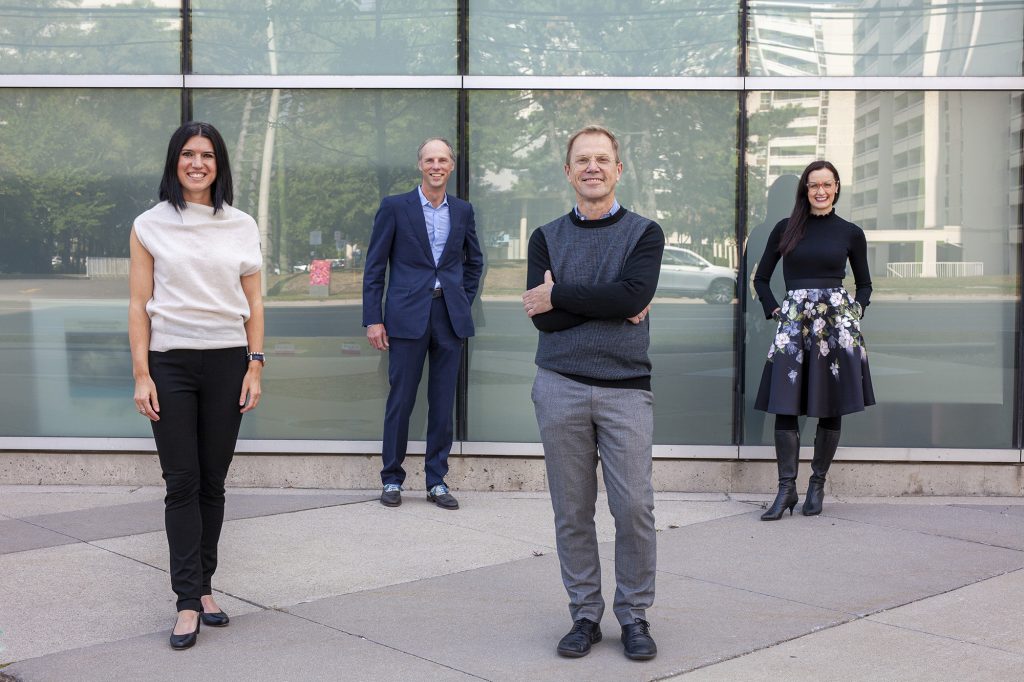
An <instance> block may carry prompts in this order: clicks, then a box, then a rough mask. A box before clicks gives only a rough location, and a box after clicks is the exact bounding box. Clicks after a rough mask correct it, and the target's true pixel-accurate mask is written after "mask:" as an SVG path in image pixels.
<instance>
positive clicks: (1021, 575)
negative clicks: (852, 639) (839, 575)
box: [870, 570, 1024, 677]
mask: <svg viewBox="0 0 1024 682" xmlns="http://www.w3.org/2000/svg"><path fill="white" fill-rule="evenodd" d="M870 620H873V621H877V622H879V623H886V624H888V625H894V626H898V627H902V628H906V629H909V630H917V631H919V632H928V633H930V634H933V635H939V636H941V637H948V638H950V639H955V640H958V641H961V642H968V643H971V644H977V645H979V646H986V647H990V648H994V649H1000V650H1002V651H1006V652H1009V653H1014V654H1018V655H1020V656H1024V570H1019V571H1014V572H1013V573H1007V574H1005V575H1001V576H997V577H995V578H990V579H988V580H984V581H982V582H978V583H975V584H973V585H968V586H967V587H963V588H960V589H959V590H953V591H952V592H947V593H945V594H940V595H937V596H934V597H930V598H928V599H922V600H921V601H919V602H915V603H913V604H909V605H907V606H903V607H900V608H898V609H893V610H891V611H883V612H882V613H876V614H875V615H873V616H871V617H870ZM1021 673H1022V674H1021V676H1020V677H1024V668H1021Z"/></svg>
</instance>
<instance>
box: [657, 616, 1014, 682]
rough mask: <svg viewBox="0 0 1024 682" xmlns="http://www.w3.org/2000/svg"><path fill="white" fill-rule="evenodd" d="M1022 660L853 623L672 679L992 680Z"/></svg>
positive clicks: (1009, 674) (1005, 676)
mask: <svg viewBox="0 0 1024 682" xmlns="http://www.w3.org/2000/svg"><path fill="white" fill-rule="evenodd" d="M1021 670H1024V657H1021V656H1018V655H1015V654H1011V653H1007V652H1005V651H998V650H995V649H991V648H988V647H982V646H977V645H974V644H967V643H964V642H958V641H955V640H951V639H948V638H946V637H938V636H935V635H931V634H928V633H922V632H914V631H912V630H905V629H901V628H897V627H893V626H891V625H884V624H882V623H876V622H872V621H868V620H858V621H856V622H853V623H847V624H845V625H840V626H838V627H835V628H831V629H829V630H825V631H823V632H818V633H815V634H813V635H809V636H806V637H801V638H799V639H795V640H793V641H789V642H783V643H781V644H778V645H777V646H773V647H771V648H768V649H763V650H761V651H757V652H755V653H752V654H750V655H747V656H743V657H740V658H736V659H733V660H730V661H726V662H724V663H720V664H718V665H713V666H710V667H707V668H702V669H700V670H696V671H693V672H690V673H688V674H685V675H680V676H679V677H674V678H672V679H673V680H683V681H685V682H735V681H736V680H744V682H762V681H764V682H778V680H787V682H789V681H792V682H818V681H820V680H823V679H827V680H830V682H831V681H834V682H845V681H847V680H848V681H849V682H863V681H864V680H899V681H900V682H935V680H958V682H993V681H994V680H1006V681H1007V682H1008V681H1009V680H1019V679H1020V675H1021Z"/></svg>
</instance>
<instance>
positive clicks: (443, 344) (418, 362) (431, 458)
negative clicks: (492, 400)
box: [380, 297, 462, 489]
mask: <svg viewBox="0 0 1024 682" xmlns="http://www.w3.org/2000/svg"><path fill="white" fill-rule="evenodd" d="M388 343H389V344H390V347H391V348H390V350H389V351H388V380H389V382H390V384H391V390H390V391H389V392H388V402H387V407H386V408H385V411H384V445H383V448H382V458H383V467H382V468H381V472H380V478H381V482H382V483H383V484H384V485H387V484H388V483H397V484H398V485H402V483H403V482H404V481H405V469H403V468H402V462H403V460H405V451H406V448H407V447H408V444H409V415H410V414H412V408H413V406H414V405H415V404H416V391H417V389H418V388H419V385H420V378H421V376H422V375H423V362H424V360H425V359H426V358H427V357H428V356H429V358H430V373H429V376H428V379H427V453H426V461H425V463H424V469H425V472H426V483H427V488H428V489H429V488H432V487H433V486H435V485H437V484H438V483H444V477H445V476H446V475H447V474H448V454H449V453H450V452H451V449H452V439H453V435H454V433H453V429H452V411H453V409H454V408H455V385H456V383H457V382H458V378H459V362H460V360H461V358H462V339H460V338H459V337H458V336H456V335H455V330H454V329H452V323H451V319H450V318H449V317H448V308H447V307H446V306H445V303H444V298H443V297H437V298H433V299H431V301H430V321H429V323H428V324H427V331H426V333H424V334H423V336H421V337H420V338H418V339H398V338H395V337H393V336H392V337H389V338H388Z"/></svg>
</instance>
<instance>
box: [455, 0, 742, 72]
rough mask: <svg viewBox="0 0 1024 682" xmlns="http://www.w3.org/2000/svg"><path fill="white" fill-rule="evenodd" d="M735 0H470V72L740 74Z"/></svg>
mask: <svg viewBox="0 0 1024 682" xmlns="http://www.w3.org/2000/svg"><path fill="white" fill-rule="evenodd" d="M738 14H739V3H738V2H736V0H700V1H698V2H694V1H693V0H665V1H664V2H660V3H651V2H646V1H643V0H619V1H618V2H589V3H581V2H577V1H575V0H526V1H523V2H516V3H509V2H507V0H470V2H469V22H470V26H469V72H470V73H471V74H474V75H503V76H512V75H530V76H733V75H736V59H737V42H738V40H737V37H738V36H737V30H736V25H737V16H738Z"/></svg>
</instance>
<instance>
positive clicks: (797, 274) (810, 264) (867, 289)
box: [754, 210, 871, 319]
mask: <svg viewBox="0 0 1024 682" xmlns="http://www.w3.org/2000/svg"><path fill="white" fill-rule="evenodd" d="M787 222H789V218H784V219H783V220H780V221H779V222H778V223H777V224H776V225H775V228H774V229H773V230H772V233H771V235H769V237H768V243H767V244H766V245H765V247H764V255H763V256H761V261H760V262H759V263H758V265H757V272H756V273H755V274H754V290H755V291H757V296H758V298H759V299H760V300H761V306H762V307H763V308H764V316H765V318H766V319H767V318H770V317H771V316H772V311H774V310H775V309H776V308H778V307H779V302H778V301H777V300H776V299H775V296H774V295H773V294H772V289H771V278H772V273H773V272H774V271H775V266H776V265H777V264H778V262H779V259H780V258H781V259H782V275H783V277H784V278H785V280H786V289H788V290H790V291H792V290H794V289H825V288H831V287H839V286H842V282H843V278H844V277H846V261H847V260H849V261H850V266H851V268H852V269H853V277H854V281H855V282H856V286H857V292H856V294H855V295H854V298H855V299H856V300H857V302H858V303H860V305H861V307H862V309H863V308H867V307H868V304H869V303H870V300H871V273H870V272H869V271H868V244H867V239H866V238H865V237H864V230H862V229H860V228H859V227H858V226H856V225H854V224H853V223H851V222H849V221H846V220H843V219H842V218H840V217H839V216H837V215H836V212H835V211H834V210H833V211H832V212H831V213H829V214H827V215H822V216H819V215H814V214H811V215H810V216H808V218H807V231H806V232H805V233H804V237H803V239H801V240H800V242H799V243H798V244H797V245H796V248H794V249H793V250H792V251H790V252H789V253H788V254H787V255H786V256H785V258H783V256H782V254H781V253H780V252H779V242H780V241H781V240H782V233H783V232H784V231H785V230H786V223H787Z"/></svg>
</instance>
